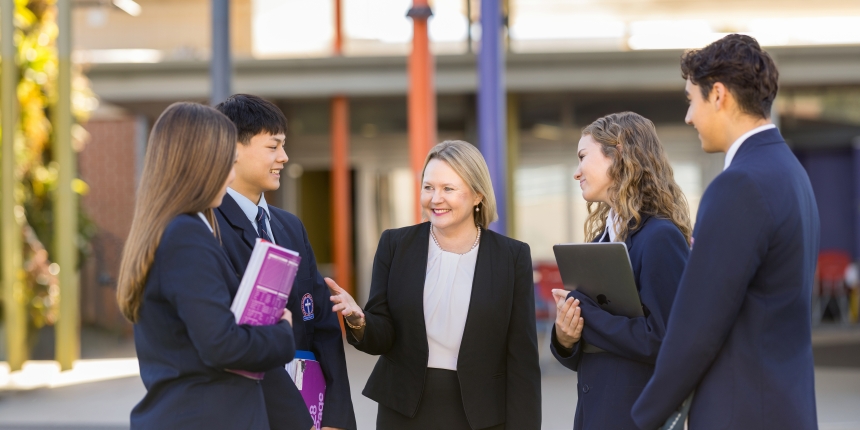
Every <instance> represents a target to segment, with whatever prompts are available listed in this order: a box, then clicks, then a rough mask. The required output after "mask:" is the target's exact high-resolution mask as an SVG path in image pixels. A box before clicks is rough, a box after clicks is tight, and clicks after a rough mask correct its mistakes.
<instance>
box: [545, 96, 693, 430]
mask: <svg viewBox="0 0 860 430" xmlns="http://www.w3.org/2000/svg"><path fill="white" fill-rule="evenodd" d="M577 156H578V157H579V167H578V168H577V170H576V174H575V176H574V178H575V179H577V180H578V181H579V182H580V187H581V188H582V196H583V198H585V200H586V201H587V202H588V212H589V215H588V218H587V219H586V222H585V235H586V237H587V239H588V240H590V241H592V242H624V243H626V244H627V249H628V253H629V255H630V263H631V264H632V266H633V275H634V279H635V281H636V287H637V288H638V290H639V297H640V299H641V301H642V308H643V311H644V314H645V316H643V317H638V318H628V317H626V316H618V315H612V314H610V313H609V312H607V311H605V310H603V309H602V308H601V307H600V306H599V305H598V304H597V303H595V302H594V301H592V299H590V298H589V297H588V296H586V295H585V294H582V293H581V292H579V291H572V292H570V293H569V294H568V292H567V291H564V290H554V291H553V295H554V296H556V301H557V303H556V304H557V308H558V313H557V318H556V322H555V327H554V328H553V333H552V343H551V348H552V352H553V355H555V357H556V359H558V361H559V362H561V364H563V365H564V366H565V367H567V368H569V369H571V370H573V371H576V372H578V383H577V391H578V393H577V394H578V401H577V405H576V416H575V419H574V425H573V428H574V429H635V428H637V427H636V425H635V424H634V423H633V418H632V417H631V410H632V408H633V403H634V402H635V401H636V399H637V397H639V393H641V392H642V389H643V388H644V387H645V384H647V383H648V379H649V378H650V377H651V375H652V374H653V373H654V363H655V362H656V359H657V352H658V351H659V349H660V344H661V342H662V340H663V336H664V335H665V333H666V324H667V322H668V320H669V311H670V308H671V306H672V301H673V300H674V298H675V292H676V291H677V289H678V283H679V282H680V279H681V274H682V273H683V271H684V265H685V264H686V261H687V256H688V254H689V246H688V243H689V239H690V235H691V233H692V229H691V227H690V218H689V211H688V208H687V201H686V199H685V198H684V195H683V193H682V192H681V189H680V187H679V186H678V184H677V183H675V179H674V176H673V174H672V167H671V166H670V165H669V161H668V159H667V158H666V155H665V153H664V152H663V147H662V145H661V144H660V140H659V139H658V138H657V131H656V129H655V128H654V124H653V123H652V122H651V121H649V120H648V119H646V118H644V117H642V116H641V115H638V114H635V113H633V112H623V113H617V114H611V115H607V116H605V117H603V118H600V119H598V120H596V121H594V122H593V123H592V124H591V125H589V126H588V127H586V128H585V129H584V130H583V132H582V139H581V140H580V141H579V147H578V151H577ZM585 344H588V345H591V346H593V347H597V348H586V347H585ZM600 350H602V351H601V352H591V351H600Z"/></svg>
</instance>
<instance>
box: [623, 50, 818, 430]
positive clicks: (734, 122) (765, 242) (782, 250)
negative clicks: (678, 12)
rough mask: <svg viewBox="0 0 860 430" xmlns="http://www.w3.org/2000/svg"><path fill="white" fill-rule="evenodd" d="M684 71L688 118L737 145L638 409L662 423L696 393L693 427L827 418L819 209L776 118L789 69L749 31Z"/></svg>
mask: <svg viewBox="0 0 860 430" xmlns="http://www.w3.org/2000/svg"><path fill="white" fill-rule="evenodd" d="M681 70H682V76H683V78H684V79H686V80H687V84H686V92H687V98H688V100H689V102H690V107H689V109H688V111H687V117H686V122H687V123H688V124H690V125H692V126H694V127H695V128H696V130H697V131H698V132H699V137H700V139H701V141H702V148H703V149H704V150H705V152H712V153H713V152H724V153H726V159H725V168H724V171H723V172H722V173H721V174H720V175H719V176H717V177H716V178H715V179H714V181H713V182H712V183H711V184H710V185H709V186H708V189H707V190H706V191H705V194H704V195H703V196H702V200H701V203H700V204H699V212H698V220H697V222H696V226H695V228H694V230H693V239H692V240H691V242H692V245H693V248H692V251H691V253H690V258H689V260H688V262H687V266H686V269H685V271H684V275H683V276H682V278H681V283H680V285H679V287H678V293H677V295H676V296H675V301H674V303H673V305H672V312H671V314H670V316H669V324H668V327H667V331H666V336H665V337H664V338H663V345H662V347H661V349H660V353H659V355H658V357H657V365H656V369H655V371H654V375H653V376H652V377H651V380H650V381H649V382H648V384H647V385H646V387H645V389H644V391H643V392H642V394H641V395H640V396H639V399H638V400H637V401H636V403H635V405H634V407H633V411H632V415H633V420H634V421H635V422H636V424H637V425H638V426H639V428H641V429H647V430H652V429H655V428H657V427H658V426H659V425H662V424H663V423H664V421H665V420H666V418H667V417H668V416H669V415H670V414H671V413H672V412H673V411H674V410H675V409H677V408H678V406H679V405H680V404H681V403H682V401H684V399H685V398H687V397H688V396H689V395H690V394H691V393H694V395H693V401H692V406H691V408H690V411H689V428H690V429H692V430H702V429H733V430H744V429H780V430H790V429H804V430H808V429H815V428H817V426H818V424H817V419H816V411H815V385H814V381H813V367H812V345H811V339H810V337H811V329H810V304H811V303H810V301H811V297H812V279H813V273H814V272H815V262H816V257H817V254H818V244H819V218H818V210H817V207H816V203H815V197H814V196H813V193H812V187H811V186H810V183H809V178H808V176H807V175H806V171H804V169H803V167H802V166H801V165H800V163H799V162H798V161H797V158H795V156H794V154H792V152H791V150H790V149H789V148H788V146H787V145H786V143H785V140H784V139H783V138H782V136H781V135H780V133H779V131H778V130H777V129H776V127H774V125H773V123H772V122H771V120H770V110H771V105H772V103H773V100H774V98H775V97H776V92H777V80H778V77H779V73H778V72H777V69H776V66H775V65H774V62H773V60H772V59H771V57H770V56H769V55H768V54H767V53H766V52H764V51H763V50H762V49H761V47H760V46H759V44H758V42H756V40H755V39H753V38H751V37H749V36H743V35H738V34H732V35H728V36H726V37H724V38H722V39H720V40H718V41H716V42H714V43H712V44H710V45H708V46H706V47H705V48H703V49H700V50H694V51H689V52H687V53H685V54H684V55H683V57H682V58H681ZM680 424H681V425H682V424H683V423H680ZM677 428H681V427H680V426H679V427H677Z"/></svg>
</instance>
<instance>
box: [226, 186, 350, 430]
mask: <svg viewBox="0 0 860 430" xmlns="http://www.w3.org/2000/svg"><path fill="white" fill-rule="evenodd" d="M269 213H271V214H272V217H271V219H270V220H269V224H271V227H272V231H271V233H272V236H273V239H274V240H275V242H276V243H277V244H278V245H279V246H283V247H285V248H288V249H291V250H293V251H296V252H298V253H299V255H300V256H301V257H302V261H301V264H299V270H298V272H297V273H296V280H295V282H294V283H293V290H292V291H291V292H290V298H289V299H288V301H287V309H289V310H290V312H292V314H293V334H294V336H295V341H296V349H298V350H304V351H311V352H313V353H314V355H315V356H316V359H317V360H318V361H319V363H320V367H322V371H323V374H324V375H325V379H326V392H325V406H324V407H323V419H322V427H334V428H342V429H349V430H354V429H355V428H356V424H355V412H354V411H353V407H352V397H351V395H350V391H349V378H348V376H347V372H346V358H345V356H344V351H343V334H342V332H341V328H340V321H338V318H337V315H336V314H335V313H334V312H332V310H331V308H332V303H331V301H330V300H329V297H331V293H330V292H329V290H328V287H327V286H326V284H325V281H323V278H322V276H321V275H320V273H319V272H318V271H317V263H316V259H315V258H314V252H313V250H312V249H311V244H310V242H309V241H308V235H307V231H305V227H304V225H302V222H301V221H300V220H299V219H298V217H296V216H295V215H293V214H291V213H289V212H287V211H284V210H281V209H278V208H276V207H273V206H271V205H270V206H269ZM215 217H216V218H217V219H218V225H219V226H220V228H221V242H222V244H223V246H224V249H225V250H226V251H227V255H228V256H229V258H230V262H231V263H232V264H233V268H234V269H235V270H236V274H237V275H238V276H239V277H241V276H242V275H243V274H244V273H245V268H246V267H247V265H248V260H249V259H250V258H251V251H252V250H253V246H254V243H255V242H256V240H257V237H258V236H257V231H256V230H255V229H254V225H253V224H251V220H249V219H248V217H247V216H246V215H245V213H244V212H242V209H241V208H240V207H239V205H238V204H237V203H236V201H235V200H233V197H232V196H230V194H227V195H225V196H224V200H223V202H222V203H221V206H220V207H219V208H218V209H216V210H215ZM263 392H264V393H265V397H266V409H267V411H268V414H269V421H270V422H271V425H272V429H289V430H292V429H297V430H307V429H309V428H311V426H312V425H313V421H312V420H311V417H310V414H309V413H308V408H307V406H306V405H305V402H304V400H303V399H302V397H301V394H300V393H299V391H298V389H297V388H296V386H295V384H294V383H293V381H292V379H290V376H289V374H287V372H286V370H285V369H283V367H281V368H278V369H273V370H271V371H269V372H267V373H266V376H265V378H263Z"/></svg>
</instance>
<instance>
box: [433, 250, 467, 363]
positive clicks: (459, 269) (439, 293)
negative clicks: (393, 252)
mask: <svg viewBox="0 0 860 430" xmlns="http://www.w3.org/2000/svg"><path fill="white" fill-rule="evenodd" d="M428 246H429V251H428V253H427V276H426V277H425V278H424V324H425V326H426V327H427V343H428V346H429V347H430V357H429V359H428V360H427V367H434V368H437V369H449V370H457V357H458V355H459V353H460V342H462V340H463V329H464V328H465V326H466V316H467V315H468V313H469V302H470V301H471V298H472V280H473V279H474V277H475V263H476V262H477V261H478V248H479V246H476V247H474V248H472V250H471V251H469V252H467V253H465V254H462V255H461V254H454V253H451V252H446V251H443V250H442V249H441V248H439V246H437V245H436V242H434V241H433V238H432V237H431V238H430V244H429V245H428Z"/></svg>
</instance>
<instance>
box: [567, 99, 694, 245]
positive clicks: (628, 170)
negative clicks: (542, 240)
mask: <svg viewBox="0 0 860 430" xmlns="http://www.w3.org/2000/svg"><path fill="white" fill-rule="evenodd" d="M582 135H583V136H586V135H587V136H591V137H592V139H594V141H595V142H597V143H598V144H599V145H600V147H601V150H602V152H603V155H605V156H607V157H609V158H610V159H612V165H611V166H610V167H609V172H608V174H609V178H610V180H611V181H612V186H611V187H610V188H609V200H610V201H611V203H612V205H611V207H612V208H614V209H615V212H616V215H617V221H616V223H617V225H616V226H615V230H616V231H617V232H618V234H617V239H618V240H620V241H624V240H626V239H627V237H628V236H629V234H630V232H632V231H635V230H636V229H638V228H639V227H640V226H641V222H642V214H648V215H651V216H656V217H658V218H665V219H668V220H670V221H672V223H673V224H675V225H676V226H677V227H678V229H679V230H681V233H683V234H684V237H685V238H686V239H687V241H688V242H689V240H690V236H691V235H692V227H691V223H690V210H689V208H688V206H687V199H686V197H684V193H682V192H681V187H679V186H678V184H677V183H676V182H675V177H674V175H673V173H672V166H671V165H670V164H669V160H668V159H667V158H666V153H665V152H664V151H663V145H661V144H660V139H659V138H658V137H657V129H656V128H654V123H652V122H651V121H650V120H649V119H647V118H645V117H643V116H642V115H639V114H637V113H634V112H621V113H613V114H610V115H606V116H604V117H603V118H600V119H598V120H596V121H594V122H593V123H591V125H589V126H587V127H585V128H584V129H583V130H582ZM595 206H596V207H595ZM587 207H588V218H586V220H585V237H586V239H587V240H589V241H592V240H594V239H596V238H598V237H600V235H601V234H603V232H604V231H605V230H606V217H607V215H608V213H609V209H610V205H608V204H606V203H602V202H601V203H593V202H589V203H588V205H587Z"/></svg>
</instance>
